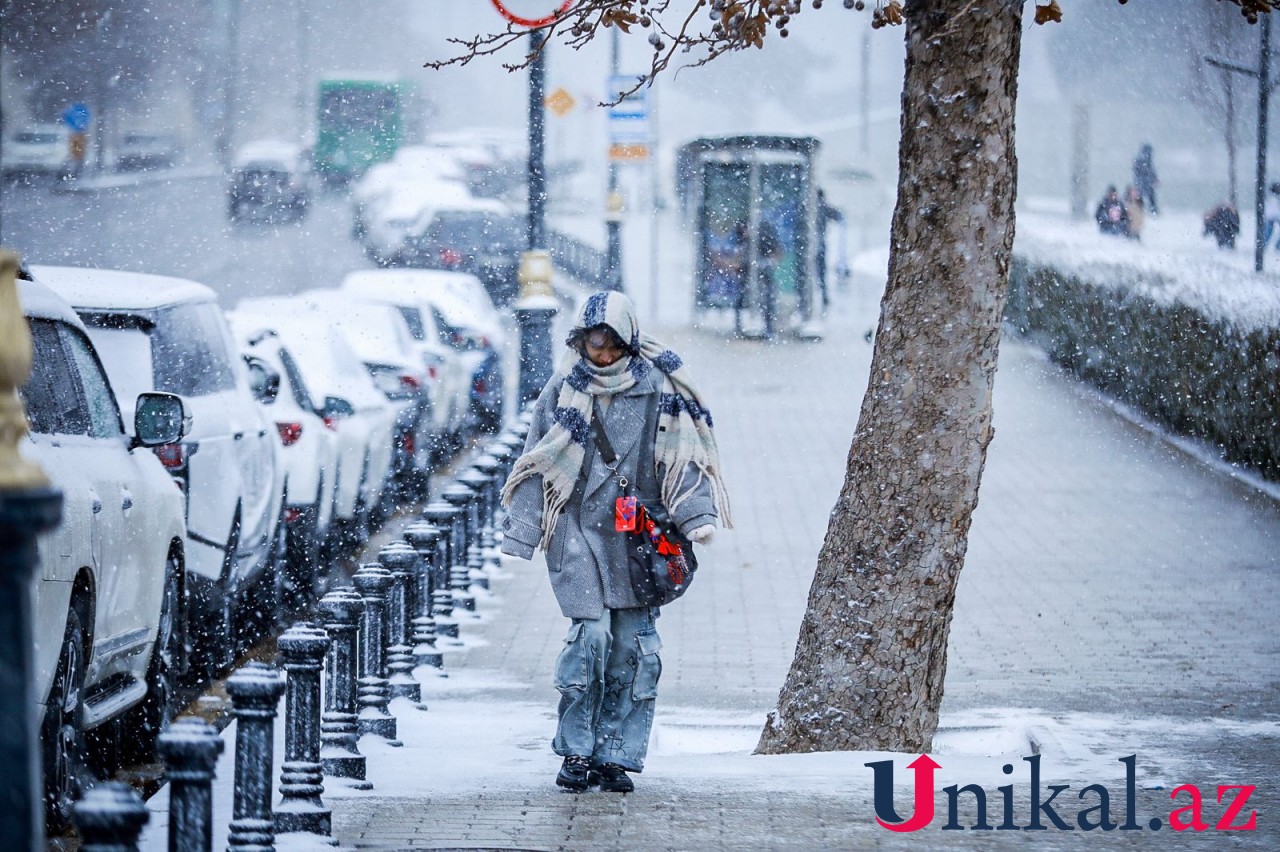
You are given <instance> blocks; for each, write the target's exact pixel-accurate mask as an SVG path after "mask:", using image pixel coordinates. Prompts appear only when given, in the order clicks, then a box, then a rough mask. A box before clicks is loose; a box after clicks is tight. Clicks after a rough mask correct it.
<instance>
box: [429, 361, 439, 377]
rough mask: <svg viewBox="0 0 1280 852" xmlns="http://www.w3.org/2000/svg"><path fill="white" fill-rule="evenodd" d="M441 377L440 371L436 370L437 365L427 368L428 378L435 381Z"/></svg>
mask: <svg viewBox="0 0 1280 852" xmlns="http://www.w3.org/2000/svg"><path fill="white" fill-rule="evenodd" d="M439 375H440V371H439V370H437V369H436V365H435V364H432V365H431V366H430V367H427V378H429V379H435V378H438V377H439Z"/></svg>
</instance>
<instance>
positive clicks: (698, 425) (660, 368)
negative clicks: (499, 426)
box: [502, 292, 731, 793]
mask: <svg viewBox="0 0 1280 852" xmlns="http://www.w3.org/2000/svg"><path fill="white" fill-rule="evenodd" d="M565 343H566V345H567V346H568V349H569V351H568V352H567V353H566V354H565V357H564V360H563V361H562V362H561V364H560V368H559V369H558V370H557V372H556V373H555V375H553V376H552V377H551V380H550V381H549V382H547V385H546V387H545V388H543V390H542V393H541V395H540V396H539V397H538V402H537V404H536V406H535V408H534V412H533V421H532V425H531V428H530V431H529V435H528V438H527V439H526V441H525V448H524V454H523V455H521V456H520V458H519V459H517V460H516V463H515V467H514V468H513V470H512V472H511V476H510V477H509V478H508V479H507V483H506V486H505V487H504V489H503V492H502V498H503V501H504V503H505V504H506V505H507V506H508V508H509V511H508V514H507V519H506V521H505V522H504V525H503V531H504V537H503V540H502V552H503V553H506V554H509V555H511V556H517V557H520V558H521V559H531V558H532V557H533V555H534V550H535V548H539V549H541V550H543V551H544V552H545V553H546V555H547V568H548V569H549V575H550V579H551V588H552V590H553V591H554V592H555V596H556V601H557V603H559V605H560V611H561V612H562V613H564V615H565V616H566V617H567V618H570V619H572V621H573V623H572V624H571V625H570V627H569V633H568V635H567V636H566V638H565V643H564V648H563V649H562V650H561V651H560V656H559V657H558V658H557V660H556V667H555V684H556V689H558V690H559V691H560V709H559V723H558V724H557V727H556V734H555V739H554V740H552V748H553V749H554V750H555V753H556V754H558V755H561V756H562V757H563V758H564V763H563V765H562V766H561V767H560V772H559V774H558V775H557V776H556V784H558V785H559V786H561V787H564V788H566V789H569V790H571V791H574V792H582V791H584V790H586V789H587V788H588V787H590V786H591V785H592V784H594V783H598V784H599V785H600V789H601V790H604V791H606V792H620V793H626V792H630V791H631V790H632V789H634V783H633V782H632V780H631V779H630V778H629V777H627V773H628V772H640V771H641V770H642V769H644V759H645V754H646V752H647V751H648V746H649V733H650V729H651V728H652V725H653V712H654V703H655V701H656V699H657V696H658V691H657V690H658V675H659V674H660V673H661V671H662V663H661V662H660V661H659V659H658V649H659V648H660V647H661V642H660V641H659V639H658V633H657V629H656V625H655V619H657V617H658V608H657V607H651V606H642V605H641V604H640V603H639V599H638V598H637V596H636V594H635V592H633V591H632V586H631V581H630V576H629V575H630V572H629V569H628V546H627V533H626V532H620V531H619V530H621V529H625V527H624V522H625V520H626V519H627V518H628V517H630V518H631V519H632V520H633V521H634V517H635V511H636V504H637V503H638V504H639V505H643V506H646V507H661V508H663V509H665V510H666V512H667V514H668V516H669V517H670V518H671V520H672V522H673V523H674V524H675V526H676V527H677V528H678V529H679V530H680V532H681V533H683V534H684V535H685V536H687V537H688V538H689V539H690V540H691V541H693V542H695V543H701V544H705V543H707V542H709V541H710V540H711V536H712V533H713V532H714V531H715V528H716V526H717V525H720V524H723V525H724V526H726V527H727V526H731V524H730V519H729V506H728V498H727V495H726V493H725V489H724V482H723V480H722V479H721V477H720V460H719V455H718V452H717V450H716V441H715V437H714V435H713V434H712V431H711V414H710V412H709V411H708V410H707V408H706V405H705V403H704V401H703V399H702V397H701V395H700V394H699V393H698V392H697V390H695V388H694V387H693V384H692V380H691V379H690V377H689V371H688V369H687V368H685V367H684V365H683V363H682V362H681V360H680V358H679V357H678V356H677V355H676V354H675V353H674V352H672V351H671V350H669V349H667V348H666V347H665V346H663V345H662V344H661V343H659V342H658V341H656V340H654V339H653V338H652V337H650V336H648V335H647V334H644V333H642V332H641V331H640V327H639V325H638V323H637V321H636V315H635V307H634V306H633V305H632V303H631V300H630V299H628V298H627V297H626V296H625V295H623V294H622V293H615V292H611V293H596V294H594V295H592V296H590V297H589V298H588V299H587V300H586V302H585V303H584V304H583V307H582V310H581V311H580V312H579V314H578V323H577V326H576V327H575V328H574V329H573V331H572V332H570V334H569V337H568V339H567V340H566V341H565ZM602 436H603V437H602ZM606 448H607V452H606V451H605V450H606ZM614 453H616V454H617V456H616V461H615V462H614V463H613V465H612V466H610V465H608V464H606V463H605V457H606V456H609V455H613V454H614ZM631 497H634V498H635V500H634V501H632V502H630V504H629V506H630V512H631V514H630V515H629V516H628V515H627V514H626V511H627V502H628V500H629V499H630V498H631Z"/></svg>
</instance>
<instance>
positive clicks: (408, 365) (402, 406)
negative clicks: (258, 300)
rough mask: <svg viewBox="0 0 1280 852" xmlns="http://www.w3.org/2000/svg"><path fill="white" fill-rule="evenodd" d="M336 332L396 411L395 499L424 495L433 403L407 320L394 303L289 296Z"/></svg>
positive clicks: (344, 296)
mask: <svg viewBox="0 0 1280 852" xmlns="http://www.w3.org/2000/svg"><path fill="white" fill-rule="evenodd" d="M294 298H295V299H296V300H297V301H299V302H301V303H302V304H304V305H305V306H306V307H307V308H308V309H309V310H311V311H314V312H315V313H317V314H319V315H320V316H322V317H324V319H325V320H326V321H328V322H329V323H330V324H331V326H332V327H333V328H340V329H341V330H342V332H341V333H342V334H343V335H344V336H345V337H346V338H347V342H348V343H350V344H351V348H352V350H353V351H354V352H355V353H356V356H357V357H359V358H360V361H361V363H363V364H364V366H365V369H367V370H368V371H369V375H370V376H372V377H373V382H374V384H375V385H377V387H378V390H380V391H381V392H382V394H383V395H384V396H385V397H386V398H387V401H388V402H390V403H391V405H392V406H393V407H394V408H395V410H396V432H395V439H394V444H393V446H394V452H393V454H392V460H391V471H390V475H391V482H390V483H389V484H390V485H392V486H394V489H395V494H396V495H397V496H400V495H403V496H409V497H420V496H425V495H426V493H427V488H428V485H429V480H430V477H431V466H432V460H433V459H432V449H433V447H434V446H435V445H436V443H437V441H438V440H439V437H440V436H437V435H436V434H435V432H434V419H433V417H432V409H433V403H434V401H433V400H432V398H431V389H430V385H429V381H428V376H427V365H426V364H425V363H424V362H423V360H422V358H421V356H420V355H419V353H418V351H417V346H416V345H415V343H414V340H413V334H412V332H411V331H410V329H409V324H408V321H407V320H406V319H405V317H404V315H403V314H402V313H401V312H400V310H399V309H397V308H396V307H395V306H394V305H388V304H382V303H376V302H367V301H364V300H361V299H356V298H353V297H352V296H351V294H350V293H347V292H345V291H342V290H338V289H314V290H305V291H303V292H301V293H298V294H297V295H296V296H295V297H294Z"/></svg>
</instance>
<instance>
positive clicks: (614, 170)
mask: <svg viewBox="0 0 1280 852" xmlns="http://www.w3.org/2000/svg"><path fill="white" fill-rule="evenodd" d="M610 31H611V40H610V43H609V73H610V77H609V79H610V80H615V79H617V77H618V53H619V50H620V46H619V37H618V27H611V28H610ZM610 94H611V95H613V96H614V97H617V93H616V92H610ZM605 227H606V229H607V233H608V247H607V249H606V260H605V263H606V267H607V272H608V277H607V280H606V281H605V286H606V287H607V288H608V289H610V290H621V289H622V196H621V194H620V193H619V192H618V163H617V161H616V160H614V159H613V154H612V152H610V154H609V195H608V200H607V202H606V204H605Z"/></svg>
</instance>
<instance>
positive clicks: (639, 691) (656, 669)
mask: <svg viewBox="0 0 1280 852" xmlns="http://www.w3.org/2000/svg"><path fill="white" fill-rule="evenodd" d="M636 644H637V645H639V646H640V656H639V659H638V660H637V661H636V679H635V680H634V681H632V682H631V700H632V701H652V700H653V699H655V698H657V697H658V678H659V677H660V676H661V675H662V660H661V659H660V658H659V657H658V651H660V650H661V649H662V640H661V639H659V638H658V633H657V631H655V630H646V631H644V632H643V633H637V634H636Z"/></svg>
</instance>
